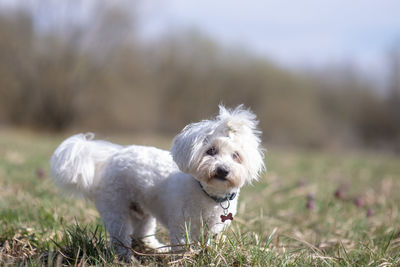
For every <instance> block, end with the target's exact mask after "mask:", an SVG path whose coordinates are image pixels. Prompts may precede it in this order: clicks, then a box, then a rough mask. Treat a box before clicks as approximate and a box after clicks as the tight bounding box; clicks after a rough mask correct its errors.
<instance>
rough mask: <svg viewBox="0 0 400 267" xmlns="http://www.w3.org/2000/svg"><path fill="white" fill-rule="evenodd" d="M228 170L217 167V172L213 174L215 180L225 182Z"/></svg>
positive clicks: (223, 167)
mask: <svg viewBox="0 0 400 267" xmlns="http://www.w3.org/2000/svg"><path fill="white" fill-rule="evenodd" d="M228 174H229V170H228V168H226V167H225V166H219V167H217V170H216V172H215V178H217V179H220V180H226V176H228Z"/></svg>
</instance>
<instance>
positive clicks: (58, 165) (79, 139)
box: [50, 133, 121, 198]
mask: <svg viewBox="0 0 400 267" xmlns="http://www.w3.org/2000/svg"><path fill="white" fill-rule="evenodd" d="M93 137H94V134H92V133H88V134H77V135H73V136H71V137H69V138H67V139H66V140H64V142H62V143H61V145H60V146H59V147H58V148H57V149H56V151H54V153H53V155H52V156H51V159H50V166H51V174H52V177H53V179H54V181H55V182H56V184H57V185H58V186H60V187H61V188H63V189H65V190H68V191H72V192H74V193H78V194H82V195H83V196H85V197H87V198H92V193H93V189H94V187H95V185H96V184H97V182H98V180H99V176H100V172H101V168H102V166H103V164H104V163H105V162H106V161H107V159H108V158H109V157H110V156H111V155H112V154H114V153H115V152H117V151H118V150H120V149H121V146H118V145H115V144H112V143H109V142H106V141H101V140H93Z"/></svg>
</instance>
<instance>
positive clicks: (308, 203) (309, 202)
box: [306, 200, 315, 210]
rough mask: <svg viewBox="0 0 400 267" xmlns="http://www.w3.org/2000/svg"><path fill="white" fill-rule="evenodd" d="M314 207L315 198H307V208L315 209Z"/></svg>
mask: <svg viewBox="0 0 400 267" xmlns="http://www.w3.org/2000/svg"><path fill="white" fill-rule="evenodd" d="M314 207H315V202H314V200H307V203H306V208H307V209H308V210H313V209H314Z"/></svg>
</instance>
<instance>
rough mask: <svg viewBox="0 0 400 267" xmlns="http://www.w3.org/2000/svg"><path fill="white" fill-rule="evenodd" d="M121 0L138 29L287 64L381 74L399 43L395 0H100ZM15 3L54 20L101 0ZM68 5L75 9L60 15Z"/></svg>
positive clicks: (0, 3)
mask: <svg viewBox="0 0 400 267" xmlns="http://www.w3.org/2000/svg"><path fill="white" fill-rule="evenodd" d="M119 2H124V3H125V4H126V5H131V6H133V5H135V6H138V7H139V14H140V16H141V18H142V24H141V27H142V32H143V33H144V34H145V35H146V36H147V37H156V36H158V35H159V34H161V33H163V32H166V31H167V32H168V31H171V30H176V29H179V28H197V29H199V30H201V31H203V32H205V33H206V34H208V35H210V36H211V37H212V38H213V39H215V40H217V41H219V42H221V43H223V44H225V45H228V46H239V47H242V48H245V49H247V50H249V51H252V52H254V53H257V54H260V55H262V56H266V57H268V58H270V59H272V60H273V61H275V62H277V63H279V64H281V65H284V66H288V67H299V66H316V67H318V66H321V65H326V64H331V63H342V62H352V63H353V64H356V65H357V66H359V67H361V68H362V69H363V70H366V71H372V72H379V71H382V69H384V68H385V63H386V62H385V60H386V59H387V53H388V50H389V49H390V48H391V47H392V46H393V45H394V44H395V43H396V42H397V44H399V45H400V0H247V1H243V0H242V1H239V0H201V1H194V0H142V1H139V0H138V1H132V0H131V1H129V0H109V1H107V0H104V1H102V2H100V3H107V4H108V5H115V4H116V3H119ZM15 3H19V4H21V3H22V4H23V5H25V6H29V5H30V6H32V7H34V9H36V10H35V14H36V15H35V16H36V17H37V19H38V20H39V22H41V23H45V24H46V23H47V24H50V25H52V24H54V22H55V21H58V20H61V19H62V18H65V17H69V18H72V19H73V20H78V21H79V20H80V19H82V20H85V16H89V15H90V14H91V13H92V12H90V8H91V7H92V6H93V3H99V2H98V0H81V1H79V0H65V1H64V2H62V1H60V0H0V9H1V8H4V7H5V6H13V5H16V4H15ZM37 3H40V5H37ZM43 3H46V4H43ZM47 3H48V7H47V6H46V5H47ZM61 3H62V4H61ZM137 3H139V4H137ZM74 5H75V7H74V8H71V6H74ZM37 6H41V10H37V9H38V8H37ZM43 6H46V8H43ZM71 11H72V13H73V14H66V13H68V12H69V13H71Z"/></svg>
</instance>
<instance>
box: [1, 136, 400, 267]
mask: <svg viewBox="0 0 400 267" xmlns="http://www.w3.org/2000/svg"><path fill="white" fill-rule="evenodd" d="M61 140H62V137H59V136H45V135H38V134H29V133H26V132H23V133H21V132H18V131H10V130H5V131H1V132H0V263H1V264H3V265H24V266H25V265H49V266H53V265H78V264H79V265H80V266H84V265H110V264H114V265H119V264H123V263H120V262H119V261H118V259H117V257H116V256H115V255H114V254H113V253H112V252H111V251H110V250H109V249H108V247H107V235H106V233H105V230H104V228H103V227H102V226H101V223H100V220H99V217H98V215H97V212H96V210H95V209H94V207H93V206H92V204H90V203H87V202H85V201H84V200H82V199H74V198H70V197H68V196H63V195H60V192H59V191H58V189H57V188H55V186H54V185H53V184H52V183H51V182H50V180H49V177H48V175H49V166H48V159H49V157H50V155H51V153H52V152H53V150H54V149H55V148H56V146H57V145H58V144H59V142H60V141H61ZM111 140H113V141H119V142H122V143H128V141H129V142H139V143H141V144H154V145H158V146H161V147H164V148H167V147H168V146H169V144H168V142H167V141H165V140H161V139H152V138H149V137H146V139H144V138H138V137H136V138H135V137H132V138H127V137H124V138H122V137H119V138H111ZM266 161H267V166H268V172H267V173H266V174H265V175H263V176H262V177H261V179H260V181H259V182H258V183H255V184H254V185H253V186H247V187H246V188H245V189H244V190H243V191H242V194H241V196H240V202H239V207H238V215H237V217H236V218H235V220H234V221H233V224H232V227H231V228H230V229H228V230H227V231H226V232H225V233H224V235H223V236H221V237H219V238H217V239H214V240H212V242H211V243H209V244H204V243H203V244H199V246H198V247H196V248H194V249H191V250H190V251H188V252H187V253H185V254H184V255H163V254H157V253H154V252H152V251H148V250H143V249H140V248H136V247H135V250H136V251H137V253H136V259H137V261H136V262H135V263H134V264H143V265H158V264H161V265H167V264H170V265H178V266H180V265H194V266H205V265H214V266H217V265H221V266H225V265H227V266H265V265H269V266H295V265H305V266H309V265H315V266H367V265H370V266H386V265H393V266H400V158H396V157H393V156H388V155H378V154H377V155H374V154H371V153H369V154H367V153H363V154H362V153H348V154H346V153H343V152H342V153H332V154H330V153H317V152H300V151H291V150H282V149H270V150H269V151H268V153H267V160H266ZM159 234H160V235H161V238H165V236H166V234H165V231H163V230H160V233H159Z"/></svg>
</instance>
